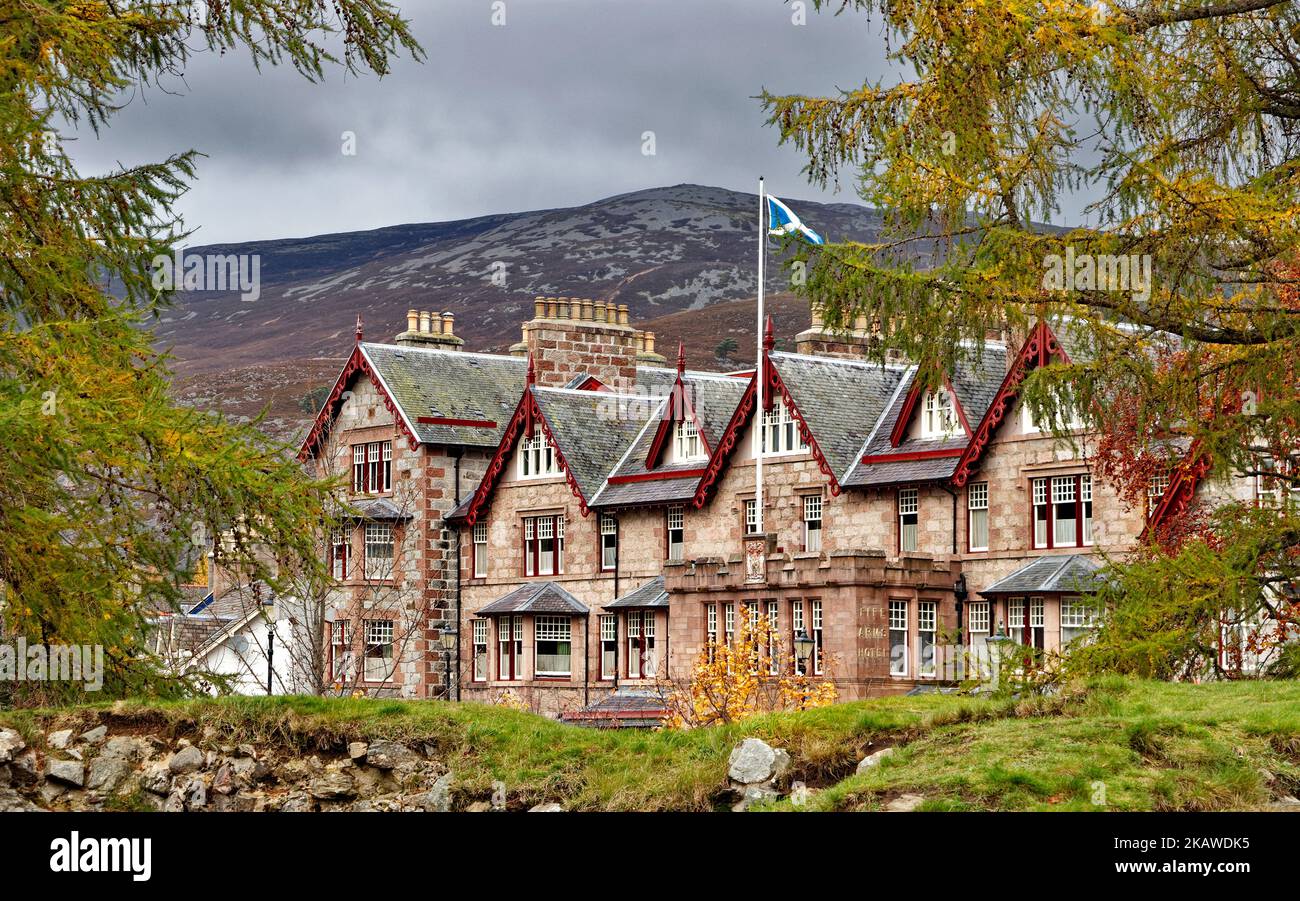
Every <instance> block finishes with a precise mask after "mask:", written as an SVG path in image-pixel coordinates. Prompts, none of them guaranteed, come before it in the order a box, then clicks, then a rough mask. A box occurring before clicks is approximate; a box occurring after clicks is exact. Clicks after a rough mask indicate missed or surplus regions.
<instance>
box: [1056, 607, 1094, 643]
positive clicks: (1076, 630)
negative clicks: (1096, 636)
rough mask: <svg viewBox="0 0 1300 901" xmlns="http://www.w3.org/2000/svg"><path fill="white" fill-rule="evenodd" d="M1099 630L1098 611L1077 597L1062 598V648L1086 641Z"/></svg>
mask: <svg viewBox="0 0 1300 901" xmlns="http://www.w3.org/2000/svg"><path fill="white" fill-rule="evenodd" d="M1096 628H1097V611H1096V609H1095V608H1094V607H1092V606H1091V605H1089V604H1085V603H1083V601H1082V599H1080V598H1077V597H1065V598H1061V647H1065V646H1066V645H1068V644H1069V643H1070V642H1072V641H1074V640H1076V639H1080V638H1083V639H1086V638H1087V636H1090V635H1092V633H1093V630H1095V629H1096Z"/></svg>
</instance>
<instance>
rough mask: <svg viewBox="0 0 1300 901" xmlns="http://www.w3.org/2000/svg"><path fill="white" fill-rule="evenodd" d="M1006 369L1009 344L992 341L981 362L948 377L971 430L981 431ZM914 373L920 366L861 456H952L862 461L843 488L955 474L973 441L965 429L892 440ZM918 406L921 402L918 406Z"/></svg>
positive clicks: (909, 374)
mask: <svg viewBox="0 0 1300 901" xmlns="http://www.w3.org/2000/svg"><path fill="white" fill-rule="evenodd" d="M1006 365H1007V348H1006V346H1005V345H1002V344H998V343H996V342H989V343H987V344H985V346H984V352H983V355H982V357H981V358H980V360H979V362H978V363H974V362H967V363H962V364H959V365H958V366H957V367H956V371H955V372H954V373H953V374H952V375H951V376H950V377H949V382H951V384H952V390H953V392H954V393H955V394H956V395H957V403H959V404H960V405H961V409H962V412H963V413H964V414H965V416H966V421H967V422H968V423H969V424H970V427H971V428H972V429H977V428H979V424H980V421H981V420H983V419H984V414H985V413H986V412H988V408H989V405H990V404H992V403H993V400H994V398H996V397H997V394H998V389H999V388H1000V387H1001V386H1002V380H1003V378H1005V376H1006ZM916 373H917V370H916V367H910V368H909V369H908V370H907V372H906V373H905V375H904V376H903V378H902V380H901V381H900V382H899V383H898V390H897V391H896V392H895V394H894V395H893V397H892V398H890V399H889V400H888V401H886V404H887V409H886V410H885V413H884V416H883V417H882V418H881V420H880V422H879V424H878V425H877V427H876V429H875V431H874V433H873V434H872V435H871V439H870V440H869V441H868V442H867V443H866V444H865V445H864V446H863V447H862V449H861V453H860V455H859V456H884V455H888V454H907V453H929V452H933V451H950V452H952V456H949V457H932V458H930V459H924V460H894V461H888V462H880V463H861V462H859V463H858V464H857V465H856V466H854V467H853V470H852V472H851V473H849V475H848V476H847V478H845V479H844V480H843V481H842V482H841V484H843V485H845V486H846V487H855V488H867V487H871V486H874V485H894V484H908V483H916V482H933V481H942V480H944V479H947V478H949V477H951V476H952V474H953V472H954V471H955V470H956V468H957V462H958V459H959V456H960V453H959V452H960V451H963V450H965V449H966V445H967V444H968V443H969V440H970V439H969V438H968V437H967V435H966V433H965V431H964V430H961V431H958V432H957V433H956V434H954V435H953V436H952V437H951V438H937V439H919V438H905V439H904V440H903V441H901V442H900V443H899V444H898V445H897V446H895V445H894V444H892V443H891V441H890V437H891V436H892V435H893V432H894V427H895V426H896V425H897V423H898V417H900V416H901V415H902V414H903V408H904V407H905V406H906V404H907V397H908V394H909V393H910V392H911V390H912V387H913V384H914V382H915V380H916ZM919 406H920V404H919V403H918V404H917V407H919ZM913 415H916V407H914V408H913Z"/></svg>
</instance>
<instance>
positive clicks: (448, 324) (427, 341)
mask: <svg viewBox="0 0 1300 901" xmlns="http://www.w3.org/2000/svg"><path fill="white" fill-rule="evenodd" d="M455 324H456V317H455V316H453V315H452V314H451V313H439V312H437V311H434V312H430V311H428V310H407V311H406V331H404V332H402V333H401V334H399V335H398V336H397V337H396V338H394V339H393V340H394V341H395V342H396V343H398V344H402V345H407V346H412V347H434V348H437V349H439V350H460V349H461V348H462V347H464V346H465V341H464V339H462V338H457V337H456V329H455Z"/></svg>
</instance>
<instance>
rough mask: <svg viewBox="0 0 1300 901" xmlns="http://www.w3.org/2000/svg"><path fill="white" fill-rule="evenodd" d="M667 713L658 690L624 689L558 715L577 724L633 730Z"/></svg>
mask: <svg viewBox="0 0 1300 901" xmlns="http://www.w3.org/2000/svg"><path fill="white" fill-rule="evenodd" d="M666 712H667V710H666V706H665V704H664V699H663V697H662V696H661V695H660V694H659V693H658V692H655V691H634V690H627V689H623V690H620V691H616V692H614V693H612V694H610V695H607V696H605V697H604V698H601V699H600V700H599V701H597V702H596V703H594V704H589V705H587V706H586V707H583V708H582V709H581V710H571V711H569V712H568V713H565V714H564V715H563V716H561V717H560V718H561V719H562V720H563V721H564V722H566V723H573V724H575V725H578V726H595V727H598V728H605V729H624V728H631V729H636V728H651V727H655V726H658V725H659V724H660V722H661V721H662V720H663V717H664V714H665V713H666Z"/></svg>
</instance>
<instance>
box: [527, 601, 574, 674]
mask: <svg viewBox="0 0 1300 901" xmlns="http://www.w3.org/2000/svg"><path fill="white" fill-rule="evenodd" d="M533 642H534V646H535V648H536V652H535V657H534V660H535V661H536V662H535V663H534V665H533V671H534V673H535V674H536V675H537V676H553V677H560V676H570V675H572V666H571V664H572V659H573V620H572V619H571V618H570V617H567V616H538V617H537V618H536V619H535V620H534V621H533Z"/></svg>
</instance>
